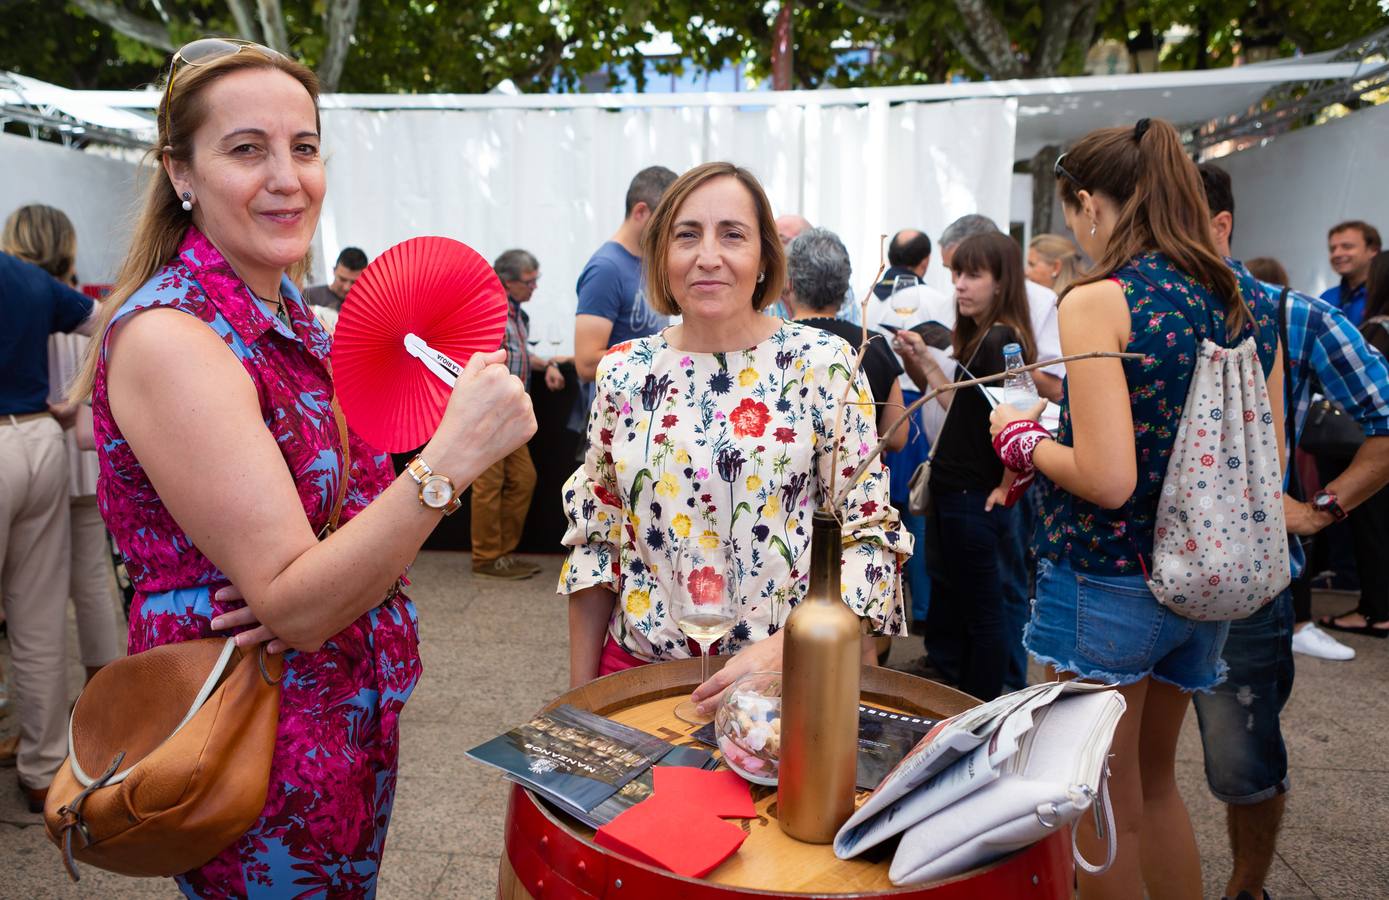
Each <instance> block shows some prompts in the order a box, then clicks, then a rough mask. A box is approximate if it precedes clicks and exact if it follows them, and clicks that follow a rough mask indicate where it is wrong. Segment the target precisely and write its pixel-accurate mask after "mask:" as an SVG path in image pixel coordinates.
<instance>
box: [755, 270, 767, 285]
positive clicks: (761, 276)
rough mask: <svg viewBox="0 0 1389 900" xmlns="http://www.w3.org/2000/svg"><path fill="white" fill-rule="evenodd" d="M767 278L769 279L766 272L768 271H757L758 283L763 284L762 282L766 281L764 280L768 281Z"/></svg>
mask: <svg viewBox="0 0 1389 900" xmlns="http://www.w3.org/2000/svg"><path fill="white" fill-rule="evenodd" d="M766 280H767V273H766V272H758V273H757V283H758V284H761V283H762V282H764V281H766Z"/></svg>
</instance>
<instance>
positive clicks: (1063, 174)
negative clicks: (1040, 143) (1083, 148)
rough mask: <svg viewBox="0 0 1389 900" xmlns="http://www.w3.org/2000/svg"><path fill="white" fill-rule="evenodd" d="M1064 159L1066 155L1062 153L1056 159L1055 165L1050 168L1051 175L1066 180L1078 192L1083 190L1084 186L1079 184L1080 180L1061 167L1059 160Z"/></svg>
mask: <svg viewBox="0 0 1389 900" xmlns="http://www.w3.org/2000/svg"><path fill="white" fill-rule="evenodd" d="M1065 158H1066V154H1064V153H1063V154H1061V155H1060V156H1058V157H1056V165H1054V166H1052V167H1051V174H1053V175H1055V176H1056V177H1057V178H1064V179H1066V180H1067V181H1069V182H1070V183H1071V184H1073V185H1075V186H1076V188H1078V189H1079V190H1085V185H1084V184H1082V183H1081V181H1080V179H1079V178H1077V177H1075V176H1074V175H1072V174H1071V173H1070V172H1068V171H1067V170H1066V167H1065V166H1063V165H1061V160H1063V159H1065Z"/></svg>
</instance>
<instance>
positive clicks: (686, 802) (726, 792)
mask: <svg viewBox="0 0 1389 900" xmlns="http://www.w3.org/2000/svg"><path fill="white" fill-rule="evenodd" d="M651 771H652V772H653V773H654V774H655V777H656V784H655V792H656V794H657V796H659V797H660V798H661V799H662V800H671V801H675V802H677V803H679V804H680V805H681V808H683V809H689V810H699V811H700V812H707V813H709V814H710V815H714V816H718V817H719V818H720V819H752V818H756V816H757V810H756V809H755V808H753V804H752V791H750V790H749V789H748V783H747V782H746V781H744V780H743V779H741V778H739V777H738V775H737V774H736V773H734V772H730V771H729V770H728V769H719V770H718V771H717V772H709V771H707V770H705V769H696V768H691V767H689V766H653V767H652V769H651Z"/></svg>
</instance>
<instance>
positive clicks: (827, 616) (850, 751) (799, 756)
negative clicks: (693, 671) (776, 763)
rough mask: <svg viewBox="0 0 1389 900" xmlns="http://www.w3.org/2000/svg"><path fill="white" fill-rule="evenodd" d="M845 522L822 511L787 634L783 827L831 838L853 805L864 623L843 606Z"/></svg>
mask: <svg viewBox="0 0 1389 900" xmlns="http://www.w3.org/2000/svg"><path fill="white" fill-rule="evenodd" d="M843 549H844V544H843V541H842V539H841V538H840V531H839V523H838V522H837V521H836V520H835V518H834V517H833V516H832V515H830V514H829V513H828V512H826V511H824V510H816V512H815V517H814V525H813V530H812V531H811V537H810V584H809V587H808V589H807V591H806V596H805V599H804V600H802V601H801V602H800V604H799V605H797V606H796V608H795V609H794V610H792V612H791V615H790V616H789V617H787V619H786V633H785V634H784V635H783V637H782V641H783V645H782V689H781V765H780V769H779V773H778V777H777V820H778V821H779V822H780V823H781V830H782V831H784V832H786V833H787V834H788V835H790V836H791V837H793V838H796V839H797V840H800V841H805V842H807V843H811V844H828V843H830V842H831V841H833V840H834V835H835V832H837V831H838V830H839V826H841V825H843V824H844V822H845V820H847V819H848V818H849V816H850V815H852V814H853V811H854V781H855V770H856V767H857V762H858V757H857V754H858V700H859V666H860V664H861V663H860V661H861V643H860V638H861V636H862V626H861V624H860V622H859V618H858V616H856V615H854V613H853V612H852V611H851V610H850V609H849V607H848V606H846V605H845V604H844V601H843V599H842V598H841V596H840V588H839V560H840V554H841V553H842V552H843Z"/></svg>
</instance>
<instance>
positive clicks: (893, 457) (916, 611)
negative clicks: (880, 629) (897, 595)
mask: <svg viewBox="0 0 1389 900" xmlns="http://www.w3.org/2000/svg"><path fill="white" fill-rule="evenodd" d="M920 396H921V394H920V392H918V391H912V390H906V389H903V391H902V400H903V402H904V403H905V404H906V405H907V406H911V405H912V403H914V402H915V401H916V400H917V398H919V397H920ZM929 452H930V447H929V445H928V443H927V441H926V433H925V432H924V431H923V430H922V428H921V414H920V413H919V412H918V413H917V414H916V415H914V416H912V420H911V422H909V423H908V424H907V443H906V446H904V447H903V448H902V449H901V450H898V451H895V452H892V453H884V454H883V464H884V465H885V466H887V469H888V485H889V494H890V496H891V497H892V505H893V506H895V507H897V509H898V510H900V511H901V515H902V526H903V527H904V528H906V530H907V531H909V532H910V533H911V535H912V538H913V539H914V540H915V542H916V545H915V546H916V549H915V550H914V551H912V555H911V556H910V557H909V558H908V559H907V563H906V565H905V566H903V574H904V575H905V576H906V580H907V592H908V593H910V594H911V609H910V618H911V619H912V620H913V621H916V622H924V621H925V620H926V612H927V610H928V609H929V608H930V605H931V579H930V576H929V575H927V573H926V546H925V536H926V517H925V516H913V515H910V514H908V513H907V512H906V509H907V495H908V493H909V491H908V489H907V485H908V483H909V482H910V481H911V477H912V473H913V472H915V471H916V467H917V466H918V465H920V464H921V463H922V462H923V461H924V460H925V459H926V457H927V455H928V454H929Z"/></svg>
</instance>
